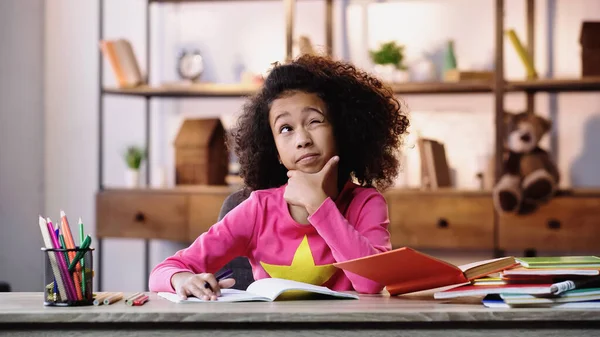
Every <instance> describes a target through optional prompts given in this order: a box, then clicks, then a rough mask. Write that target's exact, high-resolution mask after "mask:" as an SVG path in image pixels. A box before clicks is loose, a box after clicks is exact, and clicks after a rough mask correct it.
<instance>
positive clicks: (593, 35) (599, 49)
mask: <svg viewBox="0 0 600 337" xmlns="http://www.w3.org/2000/svg"><path fill="white" fill-rule="evenodd" d="M579 43H580V44H581V76H600V22H598V21H596V22H594V21H585V22H583V24H582V25H581V36H580V38H579Z"/></svg>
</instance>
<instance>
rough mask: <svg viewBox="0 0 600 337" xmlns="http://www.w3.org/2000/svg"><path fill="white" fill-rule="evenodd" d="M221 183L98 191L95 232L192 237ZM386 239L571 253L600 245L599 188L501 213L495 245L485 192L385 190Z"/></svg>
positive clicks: (220, 196)
mask: <svg viewBox="0 0 600 337" xmlns="http://www.w3.org/2000/svg"><path fill="white" fill-rule="evenodd" d="M233 191H234V190H233V189H231V188H229V187H227V186H194V187H189V188H185V187H182V188H175V189H165V190H160V189H158V190H157V189H147V190H145V189H135V190H131V189H116V190H104V191H102V192H100V193H98V195H97V199H96V207H97V219H96V220H97V222H96V223H97V229H96V232H97V235H98V237H125V238H143V239H163V240H172V241H179V242H192V241H193V240H195V239H196V238H197V237H198V236H199V235H200V234H202V233H203V232H205V231H207V230H208V229H209V228H210V226H212V225H213V224H214V223H215V222H216V221H217V219H218V215H219V211H220V209H221V205H222V204H223V201H224V200H225V198H226V197H227V196H228V195H229V194H231V193H233ZM384 196H385V198H386V200H387V202H388V207H389V217H390V226H389V230H390V233H391V240H392V245H393V246H394V247H395V248H396V247H402V246H409V247H412V248H416V249H447V250H460V251H468V250H489V251H492V250H494V249H495V248H499V249H503V250H521V251H523V250H527V249H534V250H539V251H558V252H577V251H588V252H589V251H598V250H599V249H600V244H599V243H598V242H599V239H600V197H598V193H595V194H594V193H588V194H585V193H577V194H575V193H571V194H569V195H563V196H559V197H556V198H555V199H553V200H552V201H551V202H550V203H549V204H547V205H544V206H542V207H541V208H540V209H538V210H537V211H536V212H535V213H533V214H531V215H527V216H515V215H505V216H500V218H499V222H498V228H497V233H498V237H497V239H498V247H495V246H494V240H495V237H494V208H493V204H492V196H491V194H490V193H489V192H476V191H473V192H461V191H451V190H450V191H444V190H439V191H429V192H427V191H406V190H400V189H392V190H389V191H387V192H385V193H384Z"/></svg>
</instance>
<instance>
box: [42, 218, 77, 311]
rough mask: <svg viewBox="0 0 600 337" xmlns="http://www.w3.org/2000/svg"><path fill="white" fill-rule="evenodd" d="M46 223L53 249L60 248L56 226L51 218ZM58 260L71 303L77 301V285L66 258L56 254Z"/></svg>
mask: <svg viewBox="0 0 600 337" xmlns="http://www.w3.org/2000/svg"><path fill="white" fill-rule="evenodd" d="M46 223H47V225H48V232H49V233H50V239H51V240H52V245H53V248H55V249H58V248H60V244H59V243H58V238H57V237H56V236H55V235H54V226H53V225H52V220H50V218H46ZM56 260H57V262H58V268H59V270H60V271H61V275H62V278H63V284H64V286H65V290H66V291H67V298H68V300H69V301H76V300H77V295H76V294H77V292H76V291H75V285H74V284H73V279H72V278H71V274H70V273H69V269H68V268H67V263H66V261H65V259H64V256H63V255H62V254H60V253H58V252H56Z"/></svg>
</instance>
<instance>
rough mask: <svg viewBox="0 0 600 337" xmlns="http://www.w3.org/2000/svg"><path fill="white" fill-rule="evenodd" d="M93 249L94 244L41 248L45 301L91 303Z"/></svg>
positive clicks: (74, 304) (48, 303)
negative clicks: (90, 246)
mask: <svg viewBox="0 0 600 337" xmlns="http://www.w3.org/2000/svg"><path fill="white" fill-rule="evenodd" d="M93 251H94V248H83V249H81V248H73V249H51V248H42V254H43V256H44V305H46V306H81V305H93V304H94V297H93V290H94V289H93V282H92V279H93V270H94V268H93V267H94V264H93V263H94V262H93V261H94V260H93V258H92V252H93ZM73 261H75V262H73ZM69 267H70V268H69Z"/></svg>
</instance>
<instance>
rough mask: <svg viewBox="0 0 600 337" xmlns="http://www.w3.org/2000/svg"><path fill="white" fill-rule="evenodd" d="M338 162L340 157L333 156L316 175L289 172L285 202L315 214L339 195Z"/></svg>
mask: <svg viewBox="0 0 600 337" xmlns="http://www.w3.org/2000/svg"><path fill="white" fill-rule="evenodd" d="M338 162H339V157H338V156H333V157H331V159H329V161H328V162H327V163H326V164H325V165H324V166H323V168H322V169H321V170H320V171H319V172H316V173H304V172H301V171H298V170H290V171H288V173H287V176H288V178H289V179H288V185H287V186H286V188H285V192H284V194H283V198H284V199H285V201H286V202H287V203H288V204H290V205H296V206H302V207H304V208H306V211H307V212H308V214H313V213H314V212H315V211H316V210H317V209H318V208H319V206H321V204H322V203H323V201H325V199H327V197H334V196H335V195H336V194H337V164H338Z"/></svg>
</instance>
